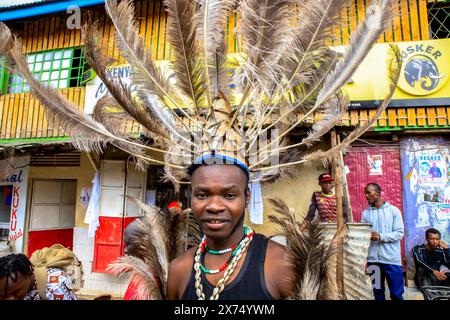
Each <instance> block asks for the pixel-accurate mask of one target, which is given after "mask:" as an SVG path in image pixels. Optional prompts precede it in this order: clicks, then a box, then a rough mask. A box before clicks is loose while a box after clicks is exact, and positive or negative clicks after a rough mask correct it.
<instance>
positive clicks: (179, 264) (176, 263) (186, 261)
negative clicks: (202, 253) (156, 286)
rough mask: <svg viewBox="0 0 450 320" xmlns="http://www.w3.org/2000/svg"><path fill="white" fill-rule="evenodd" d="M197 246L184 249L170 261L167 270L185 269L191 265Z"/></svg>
mask: <svg viewBox="0 0 450 320" xmlns="http://www.w3.org/2000/svg"><path fill="white" fill-rule="evenodd" d="M196 250H197V247H192V248H189V249H188V250H186V251H185V252H184V253H183V254H182V255H180V256H178V257H176V258H175V259H173V260H172V261H171V262H170V267H169V272H170V270H173V271H180V270H182V271H186V270H187V269H186V268H189V270H190V268H191V267H192V263H193V261H194V255H195V251H196Z"/></svg>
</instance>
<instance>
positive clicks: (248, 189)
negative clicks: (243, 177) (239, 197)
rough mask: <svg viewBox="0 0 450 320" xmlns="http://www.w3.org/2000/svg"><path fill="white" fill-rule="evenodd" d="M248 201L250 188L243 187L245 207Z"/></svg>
mask: <svg viewBox="0 0 450 320" xmlns="http://www.w3.org/2000/svg"><path fill="white" fill-rule="evenodd" d="M249 202H250V188H249V187H247V188H245V207H248V203H249Z"/></svg>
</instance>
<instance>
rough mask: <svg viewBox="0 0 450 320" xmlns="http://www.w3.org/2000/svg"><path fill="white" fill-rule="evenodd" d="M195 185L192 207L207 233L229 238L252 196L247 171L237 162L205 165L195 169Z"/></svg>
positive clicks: (220, 237)
mask: <svg viewBox="0 0 450 320" xmlns="http://www.w3.org/2000/svg"><path fill="white" fill-rule="evenodd" d="M191 186H192V196H191V209H192V212H193V214H194V216H195V217H196V218H197V219H198V221H199V224H200V227H201V229H202V231H203V233H204V234H205V235H206V236H207V237H209V238H212V239H217V240H223V239H226V238H228V237H229V236H230V234H231V232H232V231H233V229H234V227H235V226H236V224H237V223H238V222H239V219H240V218H241V216H242V215H243V214H244V210H245V208H246V206H247V204H248V200H249V198H250V194H249V193H250V192H249V191H248V189H247V178H246V176H245V174H244V173H243V172H242V170H241V169H239V168H238V167H236V166H234V165H205V166H201V167H200V168H198V169H197V170H195V171H194V173H193V175H192V181H191Z"/></svg>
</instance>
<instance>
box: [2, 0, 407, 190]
mask: <svg viewBox="0 0 450 320" xmlns="http://www.w3.org/2000/svg"><path fill="white" fill-rule="evenodd" d="M347 2H348V1H347V0H317V1H299V0H270V1H268V0H263V1H260V0H258V1H256V0H241V1H238V2H236V1H233V0H198V1H197V0H164V5H165V7H166V10H167V13H168V19H169V20H168V35H169V38H170V42H171V45H172V53H173V54H172V60H171V61H170V68H169V69H172V70H173V74H170V73H168V72H167V70H166V68H163V67H162V66H161V65H159V64H157V63H155V61H153V60H152V59H151V53H150V50H147V48H146V47H145V45H144V42H143V41H142V39H141V38H140V37H139V32H138V28H137V24H136V23H135V20H134V18H133V17H134V5H133V2H132V1H131V0H122V1H121V2H120V3H118V2H117V0H107V1H106V5H105V7H106V12H107V14H108V16H109V17H110V19H111V21H112V23H113V25H114V28H115V37H116V44H117V46H118V48H119V50H120V52H121V54H122V55H123V57H124V58H125V60H126V61H127V62H128V63H129V64H130V65H131V66H132V69H133V72H132V77H133V79H132V82H133V88H135V89H134V90H136V92H137V94H132V93H131V92H130V88H129V87H128V86H125V85H124V84H123V83H122V82H121V81H120V80H117V79H113V78H111V77H110V75H109V74H108V72H107V68H108V66H109V65H110V64H111V63H112V61H111V60H110V59H109V58H108V57H107V56H106V55H105V54H104V52H103V49H102V48H101V46H100V45H99V34H98V32H97V31H96V26H95V23H89V24H87V25H86V26H85V27H84V29H83V31H84V36H85V55H86V58H87V61H88V63H89V64H90V65H91V67H92V68H93V69H94V70H95V71H96V73H97V75H98V76H99V77H100V79H101V80H102V81H103V83H104V84H105V86H106V88H107V89H108V91H109V92H110V96H109V97H108V98H107V99H101V100H100V101H98V103H97V105H96V107H95V111H94V115H93V116H89V115H85V114H83V112H81V111H79V110H78V109H77V108H76V107H75V106H74V105H72V104H71V103H69V102H68V101H67V100H66V99H64V98H63V97H62V96H61V95H60V94H59V93H58V92H57V91H55V90H54V89H52V88H50V87H47V86H44V85H43V84H41V83H40V82H39V81H37V80H36V79H35V78H34V77H33V75H32V73H31V72H30V71H29V69H28V65H27V63H26V59H25V57H24V55H23V54H22V53H21V49H20V40H19V39H17V38H16V37H15V36H13V35H12V34H11V32H10V31H9V29H8V28H7V27H6V26H5V25H4V24H1V25H0V38H1V39H0V40H1V41H0V43H1V47H0V51H1V53H2V55H3V56H5V57H6V60H7V61H9V62H11V63H14V64H15V66H16V68H17V70H18V72H19V73H20V74H21V75H22V76H23V77H24V78H25V79H26V81H27V82H28V84H29V85H30V87H31V89H32V91H33V93H34V94H35V95H36V96H37V98H38V99H39V100H40V102H41V103H42V104H43V105H44V106H45V107H46V110H47V112H48V115H49V119H50V121H55V120H57V123H59V124H61V125H62V126H63V128H64V129H65V130H66V132H67V133H68V134H69V135H70V136H71V138H72V141H73V144H74V145H75V146H76V147H77V148H79V149H81V150H101V149H102V148H103V147H104V146H105V145H106V144H107V143H110V144H113V145H115V146H116V147H118V148H120V149H122V150H124V151H126V152H128V153H130V154H131V155H132V156H134V157H135V158H137V159H138V160H140V162H141V164H146V163H157V164H161V165H164V166H165V172H166V179H168V180H170V181H172V182H173V183H174V185H175V186H178V185H179V184H180V183H189V180H188V177H187V175H186V171H185V168H186V167H187V165H189V164H191V163H193V162H195V161H200V162H204V161H212V162H213V163H215V162H217V161H231V163H237V164H239V165H241V166H242V167H243V168H244V169H245V170H247V171H248V172H249V174H250V178H251V179H253V174H254V173H257V176H258V179H260V180H261V181H273V180H274V179H276V178H277V177H280V176H286V175H289V174H290V173H289V172H290V170H293V169H294V168H293V165H294V164H299V163H307V162H309V161H312V160H323V161H327V160H328V159H330V158H331V157H332V156H333V155H334V154H335V153H336V152H338V151H340V150H342V149H343V148H345V147H346V146H348V145H349V144H350V142H351V141H354V140H355V139H356V138H358V137H359V136H360V135H361V134H362V133H363V132H364V131H365V130H367V129H368V128H369V127H370V125H365V126H363V127H360V128H357V129H356V130H355V131H354V132H352V133H351V134H349V135H348V136H347V138H345V139H343V141H342V143H341V144H340V145H338V146H336V147H335V148H334V149H332V150H325V151H319V152H315V153H311V152H310V151H309V147H310V146H311V145H313V144H314V143H316V142H317V141H320V140H321V138H322V136H323V135H325V134H326V133H327V132H329V131H330V130H331V129H332V128H333V127H334V126H335V125H336V124H338V123H339V122H340V120H341V119H342V115H343V114H344V113H345V111H346V107H347V104H348V99H347V98H346V97H345V96H344V95H343V93H342V91H341V88H342V87H343V86H344V84H345V83H346V82H347V81H348V80H349V79H350V77H351V76H352V74H353V72H354V71H355V70H356V68H357V67H358V65H359V64H360V63H361V62H362V60H363V59H364V57H365V56H366V55H367V53H368V52H369V50H370V49H371V47H372V45H373V44H374V43H375V41H376V40H377V39H378V37H379V36H380V35H381V34H382V33H383V32H384V30H385V29H386V27H387V26H388V24H389V22H390V20H391V19H392V10H390V6H391V4H392V0H374V1H372V3H371V4H370V5H369V6H368V8H367V11H366V16H365V21H363V22H361V23H360V25H359V27H358V28H357V30H356V31H355V32H354V33H353V35H352V38H351V41H350V43H349V45H348V46H347V48H346V51H345V52H344V53H343V54H338V53H337V52H335V51H334V50H332V49H330V47H329V43H330V39H331V38H332V30H333V28H334V27H336V26H337V25H338V24H339V22H340V21H339V19H340V18H339V14H340V12H341V11H342V9H343V8H345V6H346V5H347ZM233 10H236V11H237V16H238V17H239V20H238V28H237V30H236V33H237V38H238V43H239V44H240V47H241V52H240V53H239V54H237V55H232V56H231V55H227V46H226V40H225V29H226V28H225V26H226V22H227V19H228V17H229V15H230V13H231V12H232V11H233ZM394 51H395V50H394ZM399 64H400V57H399V55H398V54H396V55H395V58H394V59H393V60H392V62H391V64H390V66H389V68H390V70H391V72H390V75H391V79H392V84H393V85H392V86H391V89H392V88H395V84H396V81H397V80H398V76H397V75H396V72H397V73H398V69H399V68H398V66H399ZM230 71H232V72H230ZM392 92H393V89H392V90H391V92H390V93H389V94H388V96H387V98H386V100H385V101H384V103H383V104H382V105H381V107H379V109H378V113H377V115H378V114H379V113H380V112H382V111H383V110H384V108H385V107H386V106H387V104H388V102H389V99H390V97H391V96H392ZM111 110H113V111H111ZM314 113H320V114H322V116H321V120H319V121H317V122H316V123H315V124H313V127H312V130H311V131H310V132H309V133H308V135H307V136H306V137H305V138H304V139H303V140H302V141H301V142H299V143H295V144H293V143H291V142H290V140H289V133H291V132H292V131H293V130H294V129H295V128H297V127H299V126H301V125H302V124H304V123H306V121H307V119H308V118H309V117H310V116H311V115H312V114H314ZM375 119H376V118H374V119H369V121H368V122H367V123H368V124H371V123H373V121H375ZM128 120H132V121H135V122H137V123H139V124H140V125H141V128H142V130H141V131H142V132H143V134H144V135H145V136H146V138H142V136H141V138H136V137H135V136H130V135H127V134H126V133H124V132H121V131H120V130H118V129H117V128H118V124H120V123H122V121H128ZM149 139H151V140H150V141H151V142H152V144H149ZM299 150H301V151H299ZM148 151H152V152H158V153H160V154H162V156H163V158H164V161H161V160H158V159H156V158H154V157H151V156H149V155H148ZM158 158H159V159H160V157H158ZM214 161H215V162H214Z"/></svg>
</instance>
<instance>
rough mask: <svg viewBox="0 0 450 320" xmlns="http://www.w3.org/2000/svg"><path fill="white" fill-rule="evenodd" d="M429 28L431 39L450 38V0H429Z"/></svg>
mask: <svg viewBox="0 0 450 320" xmlns="http://www.w3.org/2000/svg"><path fill="white" fill-rule="evenodd" d="M428 29H429V32H430V39H448V38H450V3H449V1H442V0H436V1H429V3H428Z"/></svg>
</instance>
